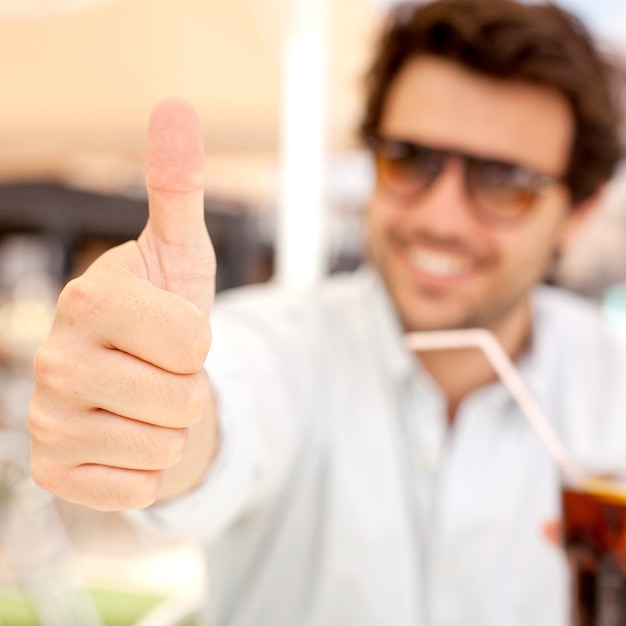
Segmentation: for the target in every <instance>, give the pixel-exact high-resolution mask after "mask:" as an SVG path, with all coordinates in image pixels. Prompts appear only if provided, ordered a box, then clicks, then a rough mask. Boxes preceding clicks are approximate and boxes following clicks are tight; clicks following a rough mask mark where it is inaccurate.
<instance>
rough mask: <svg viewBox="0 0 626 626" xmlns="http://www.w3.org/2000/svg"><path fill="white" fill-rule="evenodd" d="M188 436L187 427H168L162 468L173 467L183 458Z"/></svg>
mask: <svg viewBox="0 0 626 626" xmlns="http://www.w3.org/2000/svg"><path fill="white" fill-rule="evenodd" d="M187 436H188V435H187V429H186V428H169V429H167V435H166V437H165V440H164V442H163V444H164V445H163V447H162V453H161V459H160V463H159V465H160V468H161V469H167V468H169V467H172V466H174V465H176V464H177V463H178V462H179V461H180V460H181V459H182V457H183V454H184V453H185V448H186V447H187Z"/></svg>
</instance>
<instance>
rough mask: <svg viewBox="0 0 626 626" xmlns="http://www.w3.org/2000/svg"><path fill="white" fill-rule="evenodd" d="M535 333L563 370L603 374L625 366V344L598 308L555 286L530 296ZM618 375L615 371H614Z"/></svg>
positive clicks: (544, 288) (537, 291) (542, 287)
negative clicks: (578, 369)
mask: <svg viewBox="0 0 626 626" xmlns="http://www.w3.org/2000/svg"><path fill="white" fill-rule="evenodd" d="M533 306H534V315H535V330H536V332H537V334H538V335H540V336H541V340H542V342H543V343H544V344H545V345H548V346H550V350H551V351H552V352H553V353H555V354H556V355H558V360H559V362H561V364H562V365H561V366H562V367H563V368H564V369H569V368H571V367H573V368H584V369H587V370H592V369H593V370H595V371H596V372H600V371H604V372H606V371H607V370H609V369H611V368H615V367H617V368H618V371H619V369H621V371H622V372H623V371H624V370H623V368H624V367H626V342H624V340H623V339H621V338H620V337H618V336H617V334H616V333H615V332H613V331H612V330H611V329H610V328H609V325H608V323H607V320H606V316H605V314H604V311H603V309H602V307H601V305H600V304H599V303H598V302H595V301H593V300H591V299H589V298H585V297H582V296H580V295H578V294H575V293H572V292H569V291H566V290H564V289H560V288H556V287H548V286H541V287H540V288H538V289H537V290H536V291H535V293H534V296H533ZM615 373H617V372H615Z"/></svg>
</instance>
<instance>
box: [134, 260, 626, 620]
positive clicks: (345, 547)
mask: <svg viewBox="0 0 626 626" xmlns="http://www.w3.org/2000/svg"><path fill="white" fill-rule="evenodd" d="M533 316H534V331H533V340H532V347H531V349H530V350H529V351H528V353H527V354H525V355H524V356H523V358H522V359H521V360H520V363H519V367H520V371H521V373H522V376H523V377H524V380H525V382H526V383H527V385H528V387H529V389H530V391H531V392H532V394H533V396H534V397H535V399H536V400H537V401H538V403H539V404H540V405H541V406H542V407H543V409H544V411H545V412H546V413H547V414H548V415H549V416H550V418H551V420H552V422H553V426H554V427H555V429H556V430H557V432H558V433H559V434H560V436H561V438H562V439H563V441H564V443H565V445H566V447H567V449H568V450H569V451H570V453H571V454H572V455H573V456H574V458H576V460H577V461H579V462H581V463H583V464H584V465H586V466H590V467H593V468H598V467H601V466H605V465H606V466H614V465H615V464H619V466H620V467H623V468H625V469H626V381H625V380H624V379H625V374H626V350H625V348H624V346H623V345H622V344H620V343H618V342H617V341H616V340H614V339H611V338H610V337H609V336H608V334H607V333H606V331H605V330H604V328H603V323H602V319H601V317H600V315H599V312H598V311H597V310H596V309H595V307H594V306H593V305H592V304H590V303H588V302H586V301H583V300H582V299H579V298H577V297H575V296H573V295H571V294H567V293H565V292H561V291H558V290H555V289H552V288H548V287H541V288H538V289H537V290H536V292H535V293H534V295H533ZM213 332H214V345H213V347H212V349H211V352H210V355H209V360H208V362H207V367H208V369H209V372H210V374H211V378H212V381H213V384H214V388H215V393H216V396H217V401H218V406H219V415H220V420H221V426H222V440H221V446H220V451H219V453H218V457H217V459H216V462H215V464H214V466H213V468H212V470H211V472H210V474H209V475H208V476H207V478H206V480H205V481H204V483H203V484H202V485H201V486H200V487H199V488H198V489H197V490H196V491H194V492H193V493H191V494H188V495H187V496H184V497H182V498H179V499H177V500H175V501H173V502H170V503H168V504H164V505H160V506H155V507H152V508H150V509H148V510H146V511H143V512H140V513H139V514H135V515H136V516H139V517H142V518H143V519H144V521H148V523H150V524H152V525H153V526H156V527H158V528H161V529H163V530H167V531H168V532H173V533H178V534H180V535H183V536H186V537H197V538H198V539H200V540H201V541H203V542H205V545H206V553H207V558H208V564H209V574H210V581H211V586H210V589H209V590H208V591H207V611H206V624H211V625H213V624H215V625H218V626H314V625H315V626H391V625H393V626H566V625H567V624H569V618H568V610H569V609H568V601H567V597H568V587H567V585H568V580H567V564H566V559H565V557H564V555H563V553H562V551H561V550H560V549H559V548H558V547H556V546H555V545H553V544H551V543H550V542H549V541H548V540H547V539H546V538H545V537H544V535H543V532H542V529H543V526H544V524H545V523H546V522H548V521H551V520H554V519H556V518H558V517H559V515H560V513H559V512H560V501H559V485H560V478H559V474H558V471H557V470H556V468H555V466H554V463H553V462H552V460H551V459H550V457H549V455H548V454H547V452H546V450H545V448H544V447H543V445H542V444H541V442H540V441H539V439H538V437H537V435H536V433H535V432H534V431H533V430H532V428H531V427H530V425H529V423H528V420H527V419H526V417H525V416H524V415H523V414H522V413H521V412H520V410H519V408H518V407H517V406H516V404H515V403H514V402H513V400H512V399H511V397H510V395H509V394H508V392H507V391H506V389H505V388H504V386H503V385H501V384H500V383H494V384H492V385H490V386H488V387H485V388H483V389H480V390H478V391H477V392H475V393H473V394H472V395H470V396H469V397H468V398H466V399H465V400H464V402H463V403H462V404H461V406H460V407H459V412H458V415H457V418H456V422H455V425H454V427H453V428H452V429H450V428H449V427H448V426H447V417H446V407H445V402H444V398H443V397H442V394H441V393H440V391H439V390H438V388H437V387H436V385H435V384H434V383H433V381H432V380H431V379H430V377H429V376H428V374H427V373H426V372H425V370H424V369H423V368H422V367H421V366H420V363H419V360H418V359H417V358H416V357H415V356H414V355H413V354H411V353H410V352H409V351H408V350H407V349H406V348H405V347H404V343H403V340H402V333H401V329H400V326H399V323H398V321H397V319H396V316H395V313H394V310H393V307H392V305H391V302H390V301H389V298H388V296H387V294H386V291H385V289H384V288H383V286H382V284H381V282H380V281H379V279H378V277H377V275H376V274H375V273H374V272H373V271H372V270H370V269H368V268H363V269H361V270H359V271H357V272H356V273H354V274H351V275H342V276H335V277H333V278H331V279H329V280H328V281H326V282H325V283H324V284H323V285H322V286H320V287H318V288H316V289H313V290H311V291H309V292H306V293H301V292H300V293H289V292H286V291H284V290H279V289H278V288H276V287H267V286H264V287H253V288H246V289H243V290H238V291H237V292H233V293H231V294H225V295H224V296H223V297H221V298H220V302H219V304H218V305H217V306H216V310H215V313H214V317H213Z"/></svg>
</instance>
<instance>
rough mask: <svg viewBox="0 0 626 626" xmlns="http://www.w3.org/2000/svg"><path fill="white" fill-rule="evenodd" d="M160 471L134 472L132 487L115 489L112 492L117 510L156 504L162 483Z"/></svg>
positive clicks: (141, 507)
mask: <svg viewBox="0 0 626 626" xmlns="http://www.w3.org/2000/svg"><path fill="white" fill-rule="evenodd" d="M160 476H161V474H160V472H159V471H141V472H135V473H134V474H133V477H132V480H131V485H130V488H129V489H127V490H119V489H115V490H114V491H113V493H112V494H111V498H112V499H113V501H114V503H115V504H114V507H113V508H115V509H117V510H120V511H121V510H126V511H128V510H131V509H143V508H145V507H147V506H150V505H151V504H154V502H155V501H156V499H157V497H158V495H159V486H160V483H161V480H160Z"/></svg>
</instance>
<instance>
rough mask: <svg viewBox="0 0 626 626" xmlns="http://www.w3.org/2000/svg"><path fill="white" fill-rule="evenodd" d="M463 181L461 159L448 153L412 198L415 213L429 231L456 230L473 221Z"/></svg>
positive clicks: (471, 226)
mask: <svg viewBox="0 0 626 626" xmlns="http://www.w3.org/2000/svg"><path fill="white" fill-rule="evenodd" d="M471 202H472V200H471V198H470V196H469V193H468V190H467V185H466V183H465V164H464V163H463V160H462V158H460V157H458V156H450V157H449V158H448V160H447V162H446V164H445V166H444V168H443V170H442V171H441V173H440V174H439V176H437V178H436V179H435V180H434V181H433V182H432V183H431V185H430V186H429V187H428V189H426V190H425V191H424V192H423V193H422V194H421V195H420V196H419V198H416V199H415V201H414V203H413V204H414V206H415V208H416V209H419V210H417V211H415V213H416V214H419V215H420V216H421V219H422V220H424V219H427V220H428V223H429V225H430V228H431V230H432V231H433V232H435V231H437V232H440V233H446V234H448V233H450V232H459V230H464V229H467V228H474V227H475V226H476V224H477V221H476V218H475V216H474V211H473V210H472V204H471Z"/></svg>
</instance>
